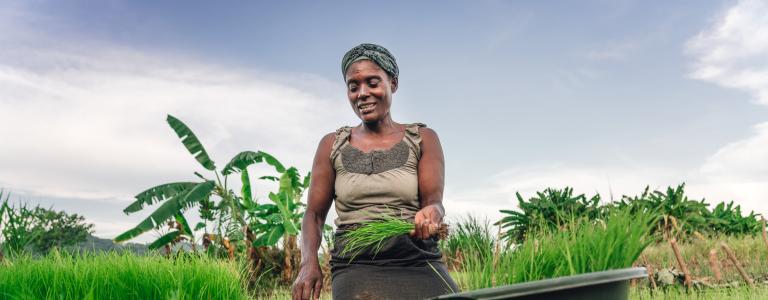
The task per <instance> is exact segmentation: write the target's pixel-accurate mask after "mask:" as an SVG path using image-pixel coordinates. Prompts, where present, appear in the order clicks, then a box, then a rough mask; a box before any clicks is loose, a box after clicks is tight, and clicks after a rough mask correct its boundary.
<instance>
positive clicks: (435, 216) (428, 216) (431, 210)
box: [411, 203, 445, 240]
mask: <svg viewBox="0 0 768 300" xmlns="http://www.w3.org/2000/svg"><path fill="white" fill-rule="evenodd" d="M443 216H445V210H444V209H443V205H442V204H441V203H435V204H430V205H427V206H424V207H423V208H422V209H420V210H419V212H417V213H416V217H415V218H414V225H415V226H414V230H413V231H411V236H413V237H415V238H419V239H422V240H426V239H428V238H429V237H430V236H434V235H436V234H437V229H438V228H440V223H442V222H443Z"/></svg>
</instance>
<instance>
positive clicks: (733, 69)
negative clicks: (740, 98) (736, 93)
mask: <svg viewBox="0 0 768 300" xmlns="http://www.w3.org/2000/svg"><path fill="white" fill-rule="evenodd" d="M686 50H687V52H688V53H690V54H691V55H692V56H693V57H694V59H695V62H694V63H693V68H692V71H691V74H690V76H691V77H692V78H694V79H698V80H703V81H707V82H712V83H715V84H717V85H720V86H723V87H727V88H734V89H738V90H742V91H747V92H749V93H751V94H752V95H753V96H754V97H755V99H756V101H757V102H758V103H761V104H764V105H768V2H765V1H762V0H741V1H739V2H738V3H736V4H735V5H734V6H733V7H731V8H729V9H727V10H726V11H725V12H724V13H723V14H721V16H720V17H719V18H717V21H716V22H715V23H714V25H713V26H712V27H711V28H709V29H707V30H704V31H702V32H700V33H699V34H698V35H696V36H695V37H693V38H691V39H690V40H689V41H688V42H687V43H686Z"/></svg>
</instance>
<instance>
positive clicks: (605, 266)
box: [462, 210, 656, 289]
mask: <svg viewBox="0 0 768 300" xmlns="http://www.w3.org/2000/svg"><path fill="white" fill-rule="evenodd" d="M572 218H573V219H572V220H571V221H570V222H568V223H567V224H566V225H565V226H564V227H562V228H559V229H557V228H551V227H548V226H540V227H537V228H538V229H537V230H535V231H531V232H529V233H528V237H527V239H526V240H525V241H524V242H523V243H522V244H515V245H514V246H513V247H505V248H504V249H503V250H501V252H500V253H497V254H495V255H493V256H490V257H489V256H486V255H479V256H467V257H465V259H464V263H463V264H462V271H464V272H466V273H468V274H471V276H468V277H465V278H462V283H463V286H465V287H468V288H470V289H479V288H486V287H491V286H498V285H505V284H513V283H519V282H525V281H532V280H540V279H547V278H553V277H560V276H568V275H575V274H581V273H588V272H596V271H604V270H611V269H620V268H627V267H630V266H632V263H633V262H634V261H635V260H636V259H637V258H638V257H639V256H640V253H642V251H643V249H645V248H646V247H647V246H648V245H649V244H650V243H651V242H652V241H653V238H652V236H651V234H650V232H651V229H652V228H653V226H654V225H653V224H655V221H656V220H655V216H654V215H653V214H651V213H640V214H632V213H630V212H629V211H628V210H615V211H612V212H609V213H607V214H606V215H604V216H603V217H601V218H599V219H595V220H589V219H587V218H578V217H575V216H574V217H572ZM469 245H471V244H469ZM483 247H484V245H483ZM472 251H475V252H476V253H487V252H484V251H487V250H485V249H474V250H472Z"/></svg>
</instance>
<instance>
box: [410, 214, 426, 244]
mask: <svg viewBox="0 0 768 300" xmlns="http://www.w3.org/2000/svg"><path fill="white" fill-rule="evenodd" d="M422 222H424V213H422V212H421V211H420V212H417V213H416V216H415V217H414V218H413V224H414V226H413V230H411V236H412V237H415V238H421V227H420V226H419V224H421V223H422Z"/></svg>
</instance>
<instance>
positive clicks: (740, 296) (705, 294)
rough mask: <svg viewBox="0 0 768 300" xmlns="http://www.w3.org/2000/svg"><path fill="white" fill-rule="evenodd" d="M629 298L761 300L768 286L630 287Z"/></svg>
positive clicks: (767, 296) (639, 299) (650, 299)
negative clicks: (694, 289)
mask: <svg viewBox="0 0 768 300" xmlns="http://www.w3.org/2000/svg"><path fill="white" fill-rule="evenodd" d="M629 299H631V300H652V299H667V300H677V299H681V300H682V299H697V300H762V299H768V287H765V286H759V287H756V288H749V287H746V286H741V287H733V288H713V289H703V290H696V291H692V292H688V291H686V290H685V289H684V288H682V287H677V288H671V289H666V290H655V291H652V290H650V289H647V288H633V289H630V292H629Z"/></svg>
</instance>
